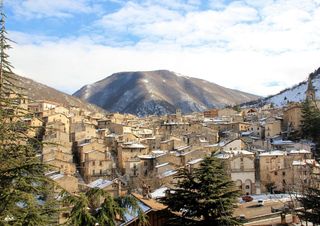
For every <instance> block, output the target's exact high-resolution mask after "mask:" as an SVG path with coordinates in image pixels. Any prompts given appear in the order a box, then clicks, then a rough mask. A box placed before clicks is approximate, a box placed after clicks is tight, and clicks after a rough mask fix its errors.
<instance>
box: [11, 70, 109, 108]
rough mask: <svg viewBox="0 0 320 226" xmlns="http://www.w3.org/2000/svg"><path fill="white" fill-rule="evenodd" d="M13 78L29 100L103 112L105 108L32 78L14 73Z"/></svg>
mask: <svg viewBox="0 0 320 226" xmlns="http://www.w3.org/2000/svg"><path fill="white" fill-rule="evenodd" d="M14 79H16V81H17V85H18V86H19V87H22V88H23V89H24V90H23V92H24V93H25V94H26V95H27V96H28V98H29V99H31V100H49V101H53V102H56V103H59V104H61V105H62V106H64V107H69V106H77V107H80V108H82V109H85V110H88V111H92V112H105V110H103V109H102V108H100V107H98V106H95V105H93V104H90V103H87V102H85V101H83V100H80V99H79V98H76V97H74V96H71V95H69V94H66V93H64V92H61V91H59V90H56V89H54V88H52V87H50V86H47V85H44V84H42V83H39V82H36V81H34V80H33V79H30V78H26V77H23V76H20V75H17V74H15V75H14Z"/></svg>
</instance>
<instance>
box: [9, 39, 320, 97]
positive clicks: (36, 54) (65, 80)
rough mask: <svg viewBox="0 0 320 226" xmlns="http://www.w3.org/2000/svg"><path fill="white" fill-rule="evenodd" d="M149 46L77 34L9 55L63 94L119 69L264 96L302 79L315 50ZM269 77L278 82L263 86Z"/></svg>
mask: <svg viewBox="0 0 320 226" xmlns="http://www.w3.org/2000/svg"><path fill="white" fill-rule="evenodd" d="M151 46H152V44H150V46H149V48H144V47H146V46H136V47H106V46H102V45H97V44H93V43H92V42H91V41H90V39H85V38H82V39H77V40H61V41H59V42H46V43H44V44H42V45H36V44H25V45H15V46H14V49H13V50H12V52H11V53H10V54H11V56H12V58H11V59H12V62H13V64H14V65H15V67H16V68H17V72H18V73H21V74H22V75H24V76H26V77H30V78H33V79H35V80H36V81H39V82H42V83H45V84H48V85H50V86H52V87H56V88H59V89H61V90H64V91H67V92H69V93H72V92H74V91H76V90H77V89H79V88H80V87H81V86H83V85H85V84H88V83H93V82H95V81H97V80H99V79H102V78H104V77H106V76H108V75H111V74H112V73H115V72H119V71H137V70H156V69H169V70H172V71H175V72H179V73H182V74H185V75H188V76H192V77H198V78H202V79H206V80H209V81H212V82H215V83H218V84H220V85H223V86H226V87H230V88H237V89H241V90H243V91H247V92H251V93H256V94H260V95H268V94H272V93H275V92H278V91H280V90H281V89H283V88H286V87H287V86H291V85H293V84H295V83H298V82H300V81H302V80H303V79H305V78H306V76H307V75H308V74H309V73H310V72H312V71H313V70H314V69H316V68H317V67H318V65H317V64H318V59H319V58H320V53H319V52H317V51H305V52H296V53H284V54H280V55H278V56H268V55H264V54H261V53H257V52H251V51H248V52H236V51H235V52H229V53H225V52H213V51H212V50H211V49H210V48H201V49H199V48H196V49H193V48H190V49H186V48H185V49H180V50H179V49H177V48H176V47H175V46H171V47H169V46H163V48H159V49H158V48H157V49H152V48H151ZM48 53H50V54H48ZM305 59H308V61H307V62H305V61H304V60H305ZM272 81H278V82H279V83H280V84H281V86H276V87H266V86H265V84H266V83H268V82H272Z"/></svg>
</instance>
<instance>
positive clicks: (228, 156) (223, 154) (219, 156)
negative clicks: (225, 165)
mask: <svg viewBox="0 0 320 226" xmlns="http://www.w3.org/2000/svg"><path fill="white" fill-rule="evenodd" d="M214 157H216V158H218V159H228V158H230V154H227V153H219V154H215V155H214Z"/></svg>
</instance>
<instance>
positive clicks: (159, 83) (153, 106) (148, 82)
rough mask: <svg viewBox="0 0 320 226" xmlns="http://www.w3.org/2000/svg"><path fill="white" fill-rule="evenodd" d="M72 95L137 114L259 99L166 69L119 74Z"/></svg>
mask: <svg viewBox="0 0 320 226" xmlns="http://www.w3.org/2000/svg"><path fill="white" fill-rule="evenodd" d="M73 95H74V96H76V97H79V98H80V99H82V100H86V101H88V102H90V103H93V104H96V105H98V106H100V107H102V108H104V109H106V110H108V111H111V112H121V113H132V114H136V115H138V116H145V115H150V114H156V115H163V114H167V113H173V112H175V110H176V109H177V108H180V109H181V110H182V112H183V113H189V112H195V111H203V110H205V109H207V108H212V107H221V106H224V105H234V104H239V103H242V102H246V101H250V100H254V99H257V98H258V97H257V96H255V95H252V94H248V93H244V92H240V91H237V90H232V89H228V88H224V87H222V86H219V85H217V84H214V83H210V82H208V81H205V80H201V79H196V78H191V77H186V76H179V75H177V74H175V73H174V72H170V71H167V70H158V71H145V72H120V73H116V74H113V75H111V76H109V77H107V78H105V79H103V80H101V81H98V82H96V83H94V84H91V85H86V86H84V87H82V88H81V89H80V90H78V91H77V92H75V93H74V94H73Z"/></svg>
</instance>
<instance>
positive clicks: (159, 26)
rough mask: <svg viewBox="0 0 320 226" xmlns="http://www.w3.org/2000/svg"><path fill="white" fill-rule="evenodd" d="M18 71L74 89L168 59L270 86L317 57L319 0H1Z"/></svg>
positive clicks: (297, 77)
mask: <svg viewBox="0 0 320 226" xmlns="http://www.w3.org/2000/svg"><path fill="white" fill-rule="evenodd" d="M4 4H5V12H6V14H7V29H8V32H9V36H10V37H11V39H13V40H15V41H16V44H13V47H14V48H13V49H12V50H11V52H10V55H11V61H12V63H13V65H14V66H15V70H16V72H17V73H19V74H21V75H23V76H26V77H29V78H32V79H34V80H36V81H39V82H42V83H44V84H47V85H49V86H52V87H54V88H57V89H59V90H62V91H65V92H68V93H73V92H74V91H76V90H77V89H79V88H80V87H81V86H83V85H85V84H88V83H92V82H95V81H97V80H99V79H102V78H104V77H106V76H108V75H111V74H112V73H115V72H119V71H137V70H157V69H168V70H171V71H174V72H177V73H180V74H183V75H187V76H191V77H198V78H202V79H206V80H209V81H211V82H215V83H217V84H220V85H223V86H226V87H230V88H235V89H240V90H243V91H247V92H251V93H255V94H259V95H269V94H274V93H276V92H278V91H280V90H282V89H283V88H287V87H289V86H292V85H294V84H296V83H298V82H300V81H302V80H304V79H306V77H307V75H308V74H309V73H311V72H313V71H314V70H315V69H317V68H318V67H320V64H319V63H320V62H319V59H320V42H319V40H320V0H304V1H303V2H302V1H300V0H287V1H286V0H282V1H276V0H240V1H224V0H207V1H204V0H161V1H155V0H145V1H142V0H131V1H123V0H50V1H49V0H4Z"/></svg>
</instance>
